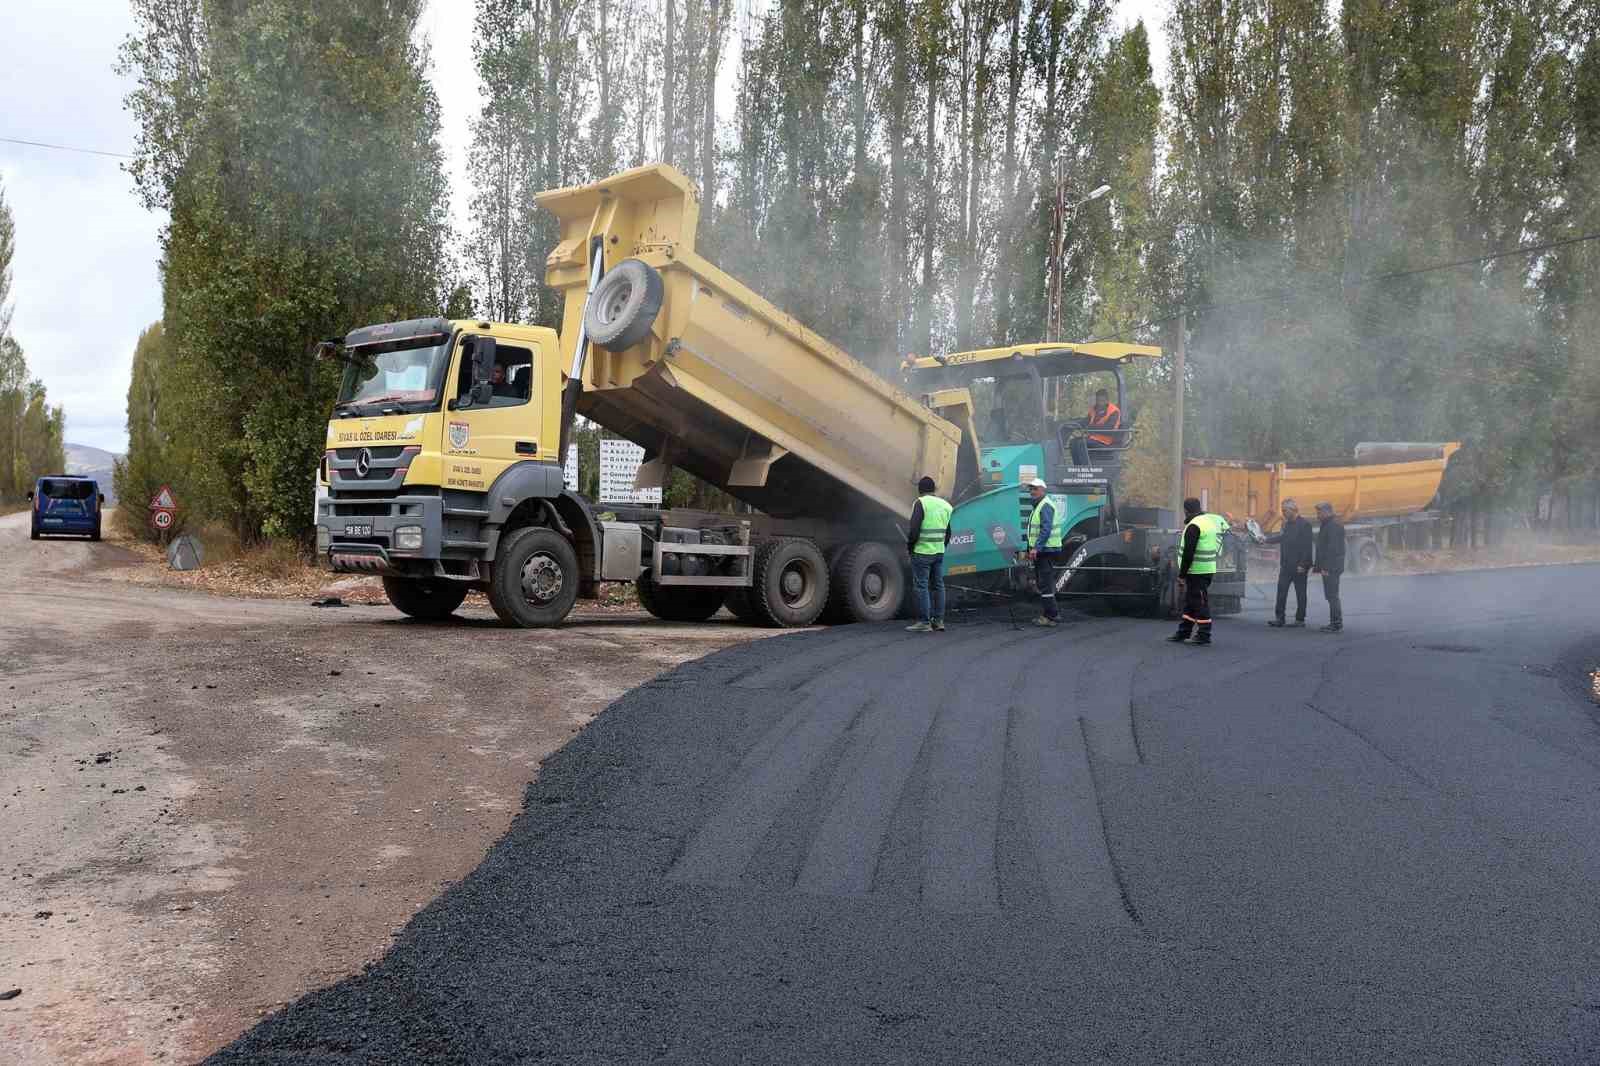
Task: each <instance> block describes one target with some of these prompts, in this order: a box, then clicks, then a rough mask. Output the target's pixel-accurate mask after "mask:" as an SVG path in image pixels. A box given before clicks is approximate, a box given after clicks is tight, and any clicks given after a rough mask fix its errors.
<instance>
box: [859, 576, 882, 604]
mask: <svg viewBox="0 0 1600 1066" xmlns="http://www.w3.org/2000/svg"><path fill="white" fill-rule="evenodd" d="M861 598H862V599H864V600H866V601H867V602H868V603H872V604H876V603H877V602H878V601H879V600H881V599H883V574H882V572H880V571H879V570H878V568H877V567H873V568H872V569H870V570H868V571H867V572H866V574H865V575H863V576H862V578H861Z"/></svg>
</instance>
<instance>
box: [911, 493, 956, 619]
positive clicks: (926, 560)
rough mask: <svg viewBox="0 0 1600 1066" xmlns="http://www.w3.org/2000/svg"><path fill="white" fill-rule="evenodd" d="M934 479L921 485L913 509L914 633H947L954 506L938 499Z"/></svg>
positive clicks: (912, 587)
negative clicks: (946, 562)
mask: <svg viewBox="0 0 1600 1066" xmlns="http://www.w3.org/2000/svg"><path fill="white" fill-rule="evenodd" d="M937 487H938V486H936V485H935V484H934V482H933V478H931V477H925V478H923V479H922V480H921V481H919V482H917V492H918V493H920V495H919V496H918V498H917V502H916V503H914V504H912V505H911V529H910V532H909V533H908V534H907V535H906V550H907V551H909V552H910V553H911V591H912V594H913V595H914V596H915V597H916V600H917V620H916V621H915V622H913V623H912V624H911V625H908V626H906V629H907V630H908V631H909V632H912V633H929V632H932V633H943V632H944V549H945V546H946V545H947V544H949V543H950V512H951V510H952V508H951V506H950V504H949V503H948V502H946V501H945V500H944V499H942V498H941V497H939V496H935V495H934V489H935V488H937Z"/></svg>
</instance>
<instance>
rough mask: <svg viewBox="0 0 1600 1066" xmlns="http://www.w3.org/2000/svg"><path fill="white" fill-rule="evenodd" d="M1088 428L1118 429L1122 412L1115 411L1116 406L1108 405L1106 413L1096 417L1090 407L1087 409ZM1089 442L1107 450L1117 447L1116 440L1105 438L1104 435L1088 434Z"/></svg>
mask: <svg viewBox="0 0 1600 1066" xmlns="http://www.w3.org/2000/svg"><path fill="white" fill-rule="evenodd" d="M1089 428H1090V429H1120V428H1122V412H1121V411H1119V410H1118V409H1117V405H1116V404H1114V403H1108V404H1106V413H1105V414H1104V415H1101V416H1096V415H1095V413H1094V408H1092V407H1091V408H1089ZM1089 442H1090V443H1091V444H1102V445H1104V446H1106V447H1107V448H1115V447H1116V446H1117V442H1116V440H1114V439H1113V438H1111V437H1108V436H1106V435H1105V434H1104V433H1091V434H1089Z"/></svg>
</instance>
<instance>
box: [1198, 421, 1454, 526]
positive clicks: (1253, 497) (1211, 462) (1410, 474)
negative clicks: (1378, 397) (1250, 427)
mask: <svg viewBox="0 0 1600 1066" xmlns="http://www.w3.org/2000/svg"><path fill="white" fill-rule="evenodd" d="M1460 447H1461V445H1460V444H1459V443H1455V442H1451V443H1447V444H1409V445H1362V446H1361V447H1360V448H1358V449H1357V457H1356V459H1355V460H1354V461H1351V460H1346V459H1339V460H1327V461H1313V462H1306V463H1250V462H1243V461H1240V460H1234V459H1186V460H1184V464H1183V492H1184V495H1185V496H1195V497H1198V498H1199V499H1200V500H1201V502H1202V504H1203V505H1204V506H1205V508H1206V509H1207V510H1208V511H1215V512H1220V513H1224V514H1228V515H1231V516H1232V517H1233V518H1234V519H1235V520H1236V521H1240V522H1242V521H1244V520H1245V519H1246V518H1254V519H1255V520H1256V521H1257V522H1259V523H1260V524H1261V527H1262V528H1263V529H1265V530H1267V531H1269V532H1270V531H1273V530H1275V529H1277V527H1278V526H1279V525H1280V524H1281V523H1282V512H1281V510H1280V508H1281V506H1282V504H1283V501H1284V500H1287V499H1293V500H1295V501H1297V502H1298V503H1299V504H1300V509H1301V510H1302V511H1303V512H1306V513H1310V511H1311V508H1312V507H1314V506H1315V505H1316V504H1318V503H1323V502H1326V503H1330V504H1332V505H1333V510H1334V513H1336V514H1338V515H1339V516H1340V517H1341V518H1342V519H1343V520H1344V521H1346V522H1359V521H1369V520H1373V519H1380V518H1393V517H1398V516H1401V515H1408V514H1414V513H1416V512H1418V511H1422V510H1425V509H1426V508H1427V507H1428V505H1429V504H1430V503H1431V502H1432V501H1433V498H1434V497H1435V496H1437V495H1438V493H1439V483H1440V481H1441V480H1442V479H1443V478H1444V471H1445V467H1446V466H1447V465H1448V464H1449V462H1450V457H1451V456H1452V455H1454V454H1455V453H1456V451H1457V450H1459V449H1460ZM1385 460H1387V461H1385Z"/></svg>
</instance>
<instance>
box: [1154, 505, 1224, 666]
mask: <svg viewBox="0 0 1600 1066" xmlns="http://www.w3.org/2000/svg"><path fill="white" fill-rule="evenodd" d="M1183 516H1184V518H1185V519H1187V520H1188V524H1187V525H1185V526H1184V527H1183V553H1182V555H1180V556H1179V559H1178V583H1179V585H1181V586H1182V588H1183V618H1182V619H1181V620H1180V621H1179V622H1178V631H1177V632H1176V633H1174V634H1172V636H1170V637H1168V638H1167V639H1168V640H1170V641H1172V642H1173V643H1174V644H1182V643H1183V642H1184V641H1186V640H1188V639H1189V634H1190V633H1191V632H1192V633H1193V634H1194V642H1195V643H1196V644H1210V643H1211V579H1212V578H1214V577H1215V576H1216V574H1217V560H1218V559H1219V558H1221V556H1222V535H1223V534H1224V533H1226V532H1227V530H1228V520H1227V519H1226V518H1223V517H1222V516H1221V515H1218V514H1205V513H1203V512H1202V511H1201V510H1200V501H1199V500H1197V499H1195V498H1194V497H1193V496H1191V497H1189V498H1188V499H1187V500H1184V501H1183Z"/></svg>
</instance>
